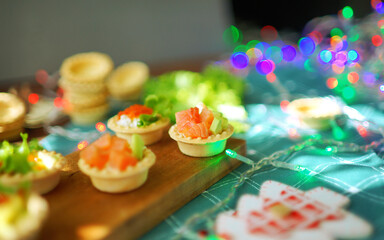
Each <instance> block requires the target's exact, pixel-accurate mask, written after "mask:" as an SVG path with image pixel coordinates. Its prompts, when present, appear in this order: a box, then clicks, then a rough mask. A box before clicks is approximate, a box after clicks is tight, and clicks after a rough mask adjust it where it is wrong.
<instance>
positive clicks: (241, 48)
mask: <svg viewBox="0 0 384 240" xmlns="http://www.w3.org/2000/svg"><path fill="white" fill-rule="evenodd" d="M247 50H248V48H247V46H245V45H238V46H236V47H235V49H233V53H237V52H247Z"/></svg>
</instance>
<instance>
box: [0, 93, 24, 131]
mask: <svg viewBox="0 0 384 240" xmlns="http://www.w3.org/2000/svg"><path fill="white" fill-rule="evenodd" d="M25 113H26V109H25V105H24V102H23V101H22V100H21V99H20V98H18V97H17V96H16V95H14V94H11V93H4V92H2V93H0V126H2V127H3V128H4V131H6V128H8V127H11V128H12V126H13V124H14V123H18V122H19V121H20V120H23V119H24V117H25Z"/></svg>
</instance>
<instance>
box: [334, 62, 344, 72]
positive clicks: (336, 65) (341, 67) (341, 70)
mask: <svg viewBox="0 0 384 240" xmlns="http://www.w3.org/2000/svg"><path fill="white" fill-rule="evenodd" d="M344 69H345V66H344V65H341V66H340V65H339V64H338V63H333V64H332V70H333V72H334V73H336V74H341V73H343V72H344Z"/></svg>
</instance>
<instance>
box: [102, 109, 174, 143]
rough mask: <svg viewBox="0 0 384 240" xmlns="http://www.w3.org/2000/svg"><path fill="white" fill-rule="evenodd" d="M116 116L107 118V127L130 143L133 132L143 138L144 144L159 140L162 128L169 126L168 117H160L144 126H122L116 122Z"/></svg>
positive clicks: (162, 131) (161, 135)
mask: <svg viewBox="0 0 384 240" xmlns="http://www.w3.org/2000/svg"><path fill="white" fill-rule="evenodd" d="M117 121H118V116H117V115H116V116H114V117H112V118H110V119H109V120H108V124H107V125H108V127H109V128H110V129H111V130H112V131H114V132H115V133H116V135H117V136H118V137H121V138H124V139H127V140H128V142H129V143H131V138H132V135H133V134H138V135H140V136H141V137H142V138H143V141H144V145H150V144H153V143H156V142H158V141H160V140H161V138H162V137H163V133H164V129H165V128H166V127H167V126H169V122H170V121H169V119H168V118H160V119H159V120H158V121H157V122H154V123H152V124H151V125H149V126H146V127H136V128H130V127H123V126H120V125H118V124H117Z"/></svg>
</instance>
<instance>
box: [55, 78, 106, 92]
mask: <svg viewBox="0 0 384 240" xmlns="http://www.w3.org/2000/svg"><path fill="white" fill-rule="evenodd" d="M59 86H60V87H62V88H63V89H64V94H65V92H67V91H71V92H73V93H77V94H99V93H105V92H107V86H106V85H105V83H104V82H103V81H98V82H71V81H69V80H67V79H65V78H60V80H59Z"/></svg>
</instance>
